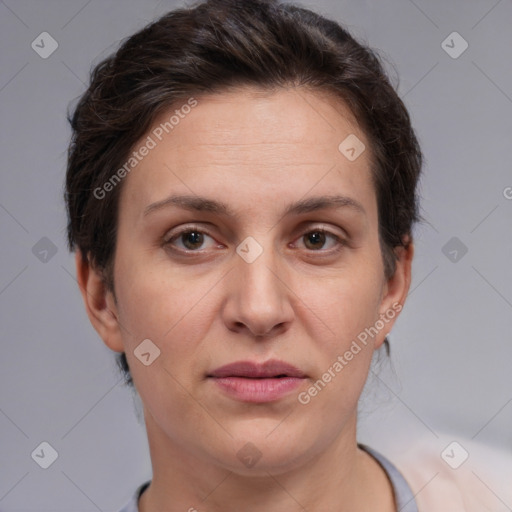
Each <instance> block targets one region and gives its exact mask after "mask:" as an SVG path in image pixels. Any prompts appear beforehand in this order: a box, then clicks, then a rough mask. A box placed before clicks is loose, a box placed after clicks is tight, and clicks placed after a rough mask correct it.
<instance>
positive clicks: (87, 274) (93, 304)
mask: <svg viewBox="0 0 512 512" xmlns="http://www.w3.org/2000/svg"><path fill="white" fill-rule="evenodd" d="M75 264H76V275H77V281H78V285H79V287H80V292H81V293H82V298H83V300H84V304H85V309H86V311H87V315H88V316H89V320H90V322H91V324H92V325H93V327H94V328H95V329H96V331H97V332H98V334H99V335H100V337H101V339H102V340H103V342H104V343H105V345H107V347H109V348H110V349H111V350H114V351H115V352H123V351H124V347H123V343H122V338H121V331H120V325H119V322H118V320H117V306H116V303H115V300H114V295H113V293H112V291H110V290H108V289H107V287H106V285H105V280H104V277H103V275H102V274H101V272H100V271H99V270H97V269H95V268H94V267H93V266H92V265H91V262H90V259H89V257H87V258H84V257H83V255H82V253H81V252H80V251H77V252H76V254H75Z"/></svg>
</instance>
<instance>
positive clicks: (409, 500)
mask: <svg viewBox="0 0 512 512" xmlns="http://www.w3.org/2000/svg"><path fill="white" fill-rule="evenodd" d="M359 448H361V449H362V450H364V451H365V452H367V453H369V454H370V455H371V456H372V457H373V458H374V459H375V460H376V461H377V462H378V463H379V464H380V465H381V467H382V469H384V471H385V472H386V473H387V475H388V478H389V480H390V481H391V485H392V486H393V491H394V493H395V501H396V509H397V511H398V512H418V507H417V506H416V501H415V500H414V495H413V493H412V491H411V488H410V487H409V484H408V483H407V482H406V481H405V478H404V477H403V476H402V474H401V473H400V472H399V471H398V469H396V467H395V466H394V465H393V464H392V463H391V462H390V461H389V460H388V459H386V458H385V457H384V456H383V455H381V454H380V453H378V452H376V451H375V450H372V449H371V448H368V446H364V445H361V444H360V445H359ZM150 483H151V482H146V483H144V484H143V485H141V486H140V487H139V488H138V489H137V491H136V492H135V494H134V495H133V496H132V499H131V500H130V502H129V503H128V504H127V505H126V506H124V507H123V508H122V509H121V510H120V511H119V512H139V507H138V502H139V498H140V496H141V494H142V493H143V492H144V491H145V490H146V489H147V488H148V487H149V484H150Z"/></svg>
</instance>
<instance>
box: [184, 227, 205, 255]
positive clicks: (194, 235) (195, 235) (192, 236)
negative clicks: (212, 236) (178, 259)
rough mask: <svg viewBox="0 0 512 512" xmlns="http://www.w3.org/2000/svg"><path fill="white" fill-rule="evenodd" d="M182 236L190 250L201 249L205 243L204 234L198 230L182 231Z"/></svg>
mask: <svg viewBox="0 0 512 512" xmlns="http://www.w3.org/2000/svg"><path fill="white" fill-rule="evenodd" d="M180 238H181V241H182V243H183V245H184V246H185V248H186V249H188V250H190V251H193V250H194V249H199V248H200V247H201V245H203V243H204V235H203V233H199V232H198V231H188V232H186V233H182V234H181V235H180Z"/></svg>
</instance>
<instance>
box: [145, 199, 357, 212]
mask: <svg viewBox="0 0 512 512" xmlns="http://www.w3.org/2000/svg"><path fill="white" fill-rule="evenodd" d="M172 206H175V207H178V208H182V209H184V210H189V211H193V212H208V213H214V214H217V215H222V216H226V217H235V216H236V213H235V212H234V210H232V209H231V208H230V207H229V206H228V205H227V204H225V203H222V202H220V201H215V200H213V199H208V198H207V197H201V196H197V195H172V196H170V197H167V198H166V199H163V200H161V201H157V202H156V203H152V204H150V205H149V206H147V207H146V208H145V209H144V216H146V215H149V214H150V213H152V212H154V211H158V210H161V209H164V208H168V207H172ZM338 208H350V209H352V210H354V211H356V212H358V213H360V214H362V215H366V211H365V209H364V208H363V205H362V204H361V203H360V202H359V201H356V200H355V199H352V198H351V197H347V196H342V195H325V196H317V197H310V198H308V199H301V200H299V201H297V202H295V203H292V204H290V205H288V206H287V207H286V209H285V211H284V213H283V217H285V216H287V215H299V214H304V213H311V212H315V211H317V210H327V209H332V210H334V209H338Z"/></svg>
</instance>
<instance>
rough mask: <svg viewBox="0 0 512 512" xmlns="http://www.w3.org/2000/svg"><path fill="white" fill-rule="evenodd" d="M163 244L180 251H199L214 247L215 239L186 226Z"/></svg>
mask: <svg viewBox="0 0 512 512" xmlns="http://www.w3.org/2000/svg"><path fill="white" fill-rule="evenodd" d="M165 245H166V246H169V247H170V248H172V249H175V250H177V251H181V252H187V251H190V252H199V251H200V250H202V249H204V250H206V249H212V248H214V247H215V245H216V244H215V240H214V239H213V238H212V237H211V236H210V235H208V234H207V233H205V232H203V231H201V230H199V229H196V228H191V227H189V228H187V229H183V230H181V231H180V232H178V233H176V234H174V235H171V236H170V237H169V238H168V239H167V240H166V241H165Z"/></svg>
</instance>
